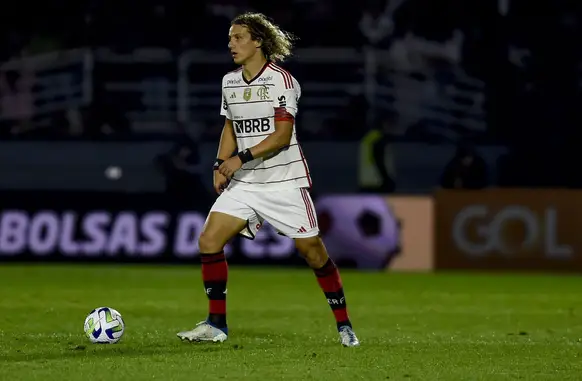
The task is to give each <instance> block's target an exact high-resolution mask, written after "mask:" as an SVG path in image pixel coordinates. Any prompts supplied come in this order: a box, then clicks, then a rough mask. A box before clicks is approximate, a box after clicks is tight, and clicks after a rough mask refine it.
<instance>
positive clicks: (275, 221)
mask: <svg viewBox="0 0 582 381" xmlns="http://www.w3.org/2000/svg"><path fill="white" fill-rule="evenodd" d="M212 212H220V213H224V214H228V215H231V216H234V217H238V218H240V219H242V220H246V221H247V227H246V228H245V229H243V230H242V231H241V232H240V234H241V235H242V236H244V237H245V238H249V239H254V238H255V235H256V234H257V231H259V229H260V228H261V226H262V225H263V223H264V222H265V221H267V222H268V223H269V224H271V226H273V228H275V229H276V230H277V232H279V234H282V235H284V236H287V237H289V238H309V237H315V236H317V235H318V234H319V227H318V225H317V214H316V213H315V208H314V206H313V201H312V200H311V196H310V195H309V191H308V190H307V189H305V188H295V189H285V190H277V191H267V192H256V191H248V190H240V189H236V188H231V189H227V190H225V191H224V192H223V193H222V194H221V195H220V196H219V197H218V199H216V202H215V203H214V205H213V206H212V208H211V209H210V213H212Z"/></svg>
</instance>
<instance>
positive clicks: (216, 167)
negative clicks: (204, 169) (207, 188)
mask: <svg viewBox="0 0 582 381" xmlns="http://www.w3.org/2000/svg"><path fill="white" fill-rule="evenodd" d="M222 163H224V160H222V159H216V161H215V162H214V165H213V166H212V169H213V170H215V171H216V170H218V167H220V164H222Z"/></svg>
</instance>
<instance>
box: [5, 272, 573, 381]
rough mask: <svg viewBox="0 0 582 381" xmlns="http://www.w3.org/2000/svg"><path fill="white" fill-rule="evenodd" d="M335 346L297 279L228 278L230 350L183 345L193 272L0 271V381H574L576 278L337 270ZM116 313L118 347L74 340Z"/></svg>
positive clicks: (311, 290) (320, 311) (316, 303)
mask: <svg viewBox="0 0 582 381" xmlns="http://www.w3.org/2000/svg"><path fill="white" fill-rule="evenodd" d="M343 279H344V287H345V290H346V297H347V300H348V306H349V309H350V312H351V317H352V320H353V323H354V328H355V329H356V332H357V334H358V335H359V337H360V340H361V342H362V346H361V347H359V348H343V347H341V346H340V344H339V343H338V340H337V333H336V331H335V326H334V324H333V317H332V314H331V312H330V309H329V307H328V305H327V304H326V302H325V299H324V297H323V295H322V293H321V291H320V290H319V287H318V285H317V282H316V280H315V278H314V276H313V274H312V273H311V272H310V271H309V270H308V269H307V268H305V269H280V268H243V267H234V266H232V267H231V271H230V279H229V289H228V298H229V324H230V327H229V328H230V338H229V340H228V341H227V342H225V343H222V344H194V343H183V342H180V341H179V340H178V338H177V337H176V332H177V331H179V330H183V329H185V328H191V327H193V326H194V325H195V323H197V322H198V321H199V320H201V319H203V318H204V317H205V314H206V308H207V301H206V296H205V294H204V292H203V287H202V283H201V280H200V272H199V268H198V267H196V266H168V267H163V266H107V265H85V266H72V265H71V266H65V265H59V266H57V265H3V266H0V380H11V381H16V380H43V381H50V380H91V381H94V380H107V381H114V380H168V381H171V380H193V381H195V380H227V379H232V380H261V381H270V380H302V381H305V380H318V381H325V380H333V381H337V380H495V381H496V380H517V379H522V380H581V379H582V358H581V353H582V340H581V339H582V278H580V277H576V276H543V275H537V276H533V275H500V274H498V275H484V274H476V273H475V274H435V275H432V274H387V273H361V272H355V271H344V272H343ZM98 306H108V307H112V308H115V309H117V310H118V311H119V312H121V314H122V315H123V317H124V319H125V322H126V332H125V335H124V337H123V339H122V340H121V342H120V343H118V344H114V345H93V344H90V343H89V341H88V340H87V339H86V338H85V336H84V334H83V321H84V318H85V316H86V314H87V313H89V312H90V311H91V309H93V308H95V307H98Z"/></svg>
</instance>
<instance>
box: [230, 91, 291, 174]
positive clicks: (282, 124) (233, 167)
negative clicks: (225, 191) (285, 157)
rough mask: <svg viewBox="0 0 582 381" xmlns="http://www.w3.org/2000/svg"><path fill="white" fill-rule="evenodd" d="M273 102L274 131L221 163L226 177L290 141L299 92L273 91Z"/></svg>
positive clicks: (285, 145)
mask: <svg viewBox="0 0 582 381" xmlns="http://www.w3.org/2000/svg"><path fill="white" fill-rule="evenodd" d="M275 94H276V95H275V99H274V100H273V103H274V109H275V110H274V111H275V115H274V120H275V131H273V132H272V133H271V134H270V135H269V136H267V137H266V138H265V139H263V140H262V141H261V142H260V143H259V144H257V145H255V146H253V147H251V148H248V149H246V150H244V151H242V152H239V154H238V155H237V156H233V157H232V158H231V160H232V161H233V163H228V165H225V164H226V162H225V163H223V164H222V165H221V168H220V170H219V171H220V173H223V172H224V173H223V174H224V175H225V176H227V177H232V175H234V172H236V171H237V170H239V169H240V167H241V166H242V165H243V164H244V163H246V162H249V161H251V160H254V159H258V158H261V157H265V156H268V155H270V154H273V153H275V152H277V151H279V150H281V149H283V148H285V147H287V146H289V144H290V143H291V137H292V136H293V125H294V123H295V116H296V115H297V109H298V107H297V103H298V100H299V96H300V93H299V91H297V90H296V89H295V88H290V89H284V90H283V91H280V92H278V93H275Z"/></svg>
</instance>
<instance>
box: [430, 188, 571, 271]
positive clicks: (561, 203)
mask: <svg viewBox="0 0 582 381" xmlns="http://www.w3.org/2000/svg"><path fill="white" fill-rule="evenodd" d="M581 199H582V192H580V191H577V190H567V189H535V190H534V189H487V190H479V191H450V190H442V191H438V192H437V193H436V197H435V202H436V223H435V235H436V258H435V267H436V269H437V270H438V269H483V270H496V269H497V270H539V271H546V270H557V271H581V270H582V234H580V232H579V227H580V226H581V223H582V203H581V202H580V200H581Z"/></svg>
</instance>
